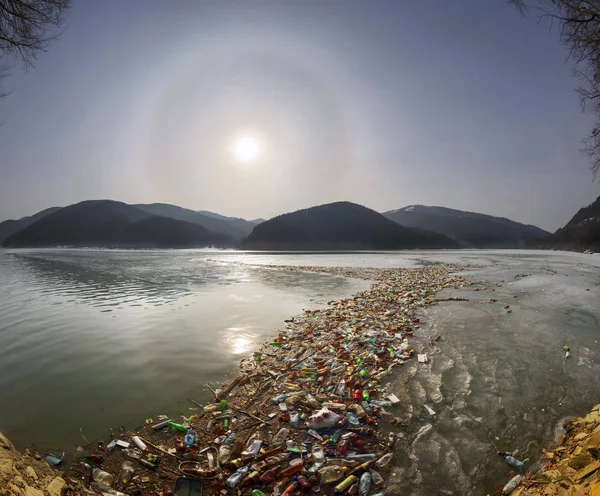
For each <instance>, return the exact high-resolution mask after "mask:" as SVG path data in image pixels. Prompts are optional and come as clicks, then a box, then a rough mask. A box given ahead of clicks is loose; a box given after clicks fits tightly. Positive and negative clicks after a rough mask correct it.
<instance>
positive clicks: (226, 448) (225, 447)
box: [219, 432, 237, 464]
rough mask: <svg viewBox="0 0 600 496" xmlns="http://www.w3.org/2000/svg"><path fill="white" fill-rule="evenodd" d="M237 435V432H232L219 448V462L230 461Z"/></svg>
mask: <svg viewBox="0 0 600 496" xmlns="http://www.w3.org/2000/svg"><path fill="white" fill-rule="evenodd" d="M236 437H237V435H236V433H235V432H231V433H230V434H229V436H227V439H225V442H224V443H223V444H222V445H221V446H220V448H219V463H221V464H225V463H227V462H228V461H229V458H230V457H231V447H232V446H233V443H234V442H235V438H236Z"/></svg>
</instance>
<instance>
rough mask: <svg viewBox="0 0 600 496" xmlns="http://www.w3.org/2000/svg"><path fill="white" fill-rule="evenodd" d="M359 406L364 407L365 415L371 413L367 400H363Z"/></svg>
mask: <svg viewBox="0 0 600 496" xmlns="http://www.w3.org/2000/svg"><path fill="white" fill-rule="evenodd" d="M361 406H362V407H363V408H364V409H365V412H367V415H373V409H372V408H371V405H369V403H368V402H367V401H363V402H362V403H361Z"/></svg>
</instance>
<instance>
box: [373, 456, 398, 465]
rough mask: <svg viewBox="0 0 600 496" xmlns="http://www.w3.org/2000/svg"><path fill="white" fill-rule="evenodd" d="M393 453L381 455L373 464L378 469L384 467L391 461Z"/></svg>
mask: <svg viewBox="0 0 600 496" xmlns="http://www.w3.org/2000/svg"><path fill="white" fill-rule="evenodd" d="M392 456H394V455H393V453H387V454H385V455H383V456H382V457H381V458H380V459H379V460H377V461H376V462H375V465H376V466H377V467H379V468H381V467H385V466H386V465H387V464H388V463H390V462H391V461H392Z"/></svg>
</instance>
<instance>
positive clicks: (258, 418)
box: [229, 405, 268, 424]
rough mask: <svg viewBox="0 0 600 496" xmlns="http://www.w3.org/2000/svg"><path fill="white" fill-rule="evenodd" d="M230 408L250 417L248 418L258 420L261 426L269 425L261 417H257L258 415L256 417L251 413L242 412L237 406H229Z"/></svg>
mask: <svg viewBox="0 0 600 496" xmlns="http://www.w3.org/2000/svg"><path fill="white" fill-rule="evenodd" d="M229 408H231V409H233V410H235V411H236V412H240V413H243V414H244V415H248V417H252V418H253V419H254V420H258V421H259V422H260V423H261V424H268V422H265V421H264V420H263V419H261V418H260V417H257V416H256V415H254V414H252V413H250V412H247V411H246V410H242V409H241V408H238V407H237V406H233V405H229Z"/></svg>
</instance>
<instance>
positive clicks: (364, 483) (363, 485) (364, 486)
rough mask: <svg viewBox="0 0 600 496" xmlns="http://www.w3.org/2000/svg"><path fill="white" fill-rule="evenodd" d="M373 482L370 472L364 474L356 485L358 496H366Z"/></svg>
mask: <svg viewBox="0 0 600 496" xmlns="http://www.w3.org/2000/svg"><path fill="white" fill-rule="evenodd" d="M372 482H373V477H371V473H370V472H365V473H364V474H362V475H361V476H360V482H359V484H358V496H368V494H369V491H370V490H371V483H372Z"/></svg>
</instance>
